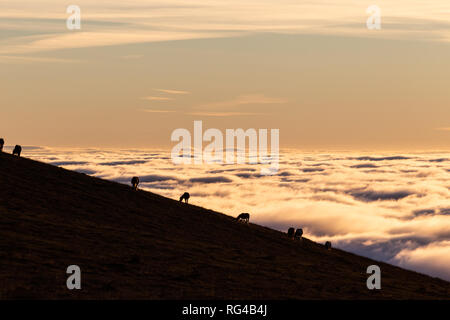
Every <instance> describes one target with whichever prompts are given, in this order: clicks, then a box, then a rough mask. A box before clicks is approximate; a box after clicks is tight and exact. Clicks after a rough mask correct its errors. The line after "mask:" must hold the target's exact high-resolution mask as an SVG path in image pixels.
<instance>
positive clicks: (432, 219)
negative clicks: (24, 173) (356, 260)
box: [8, 147, 450, 281]
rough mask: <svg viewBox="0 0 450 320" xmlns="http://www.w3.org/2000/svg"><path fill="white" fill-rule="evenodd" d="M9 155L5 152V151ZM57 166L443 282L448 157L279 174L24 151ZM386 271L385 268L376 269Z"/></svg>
mask: <svg viewBox="0 0 450 320" xmlns="http://www.w3.org/2000/svg"><path fill="white" fill-rule="evenodd" d="M8 151H10V150H9V149H8ZM23 155H24V156H26V157H31V158H32V159H36V160H40V161H44V162H47V163H50V164H52V165H55V166H61V167H64V168H67V169H69V170H75V171H78V172H81V173H85V174H88V175H93V176H96V177H99V178H103V179H108V180H112V181H116V182H119V183H123V184H127V185H130V181H131V178H132V177H134V176H139V177H140V182H141V183H140V185H139V187H140V188H142V189H145V190H148V191H151V192H154V193H157V194H160V195H163V196H166V197H169V198H171V199H176V200H178V199H179V197H180V196H181V195H182V194H183V193H184V192H186V191H189V193H190V195H191V197H190V199H189V203H191V204H194V205H199V206H202V207H205V208H208V209H213V210H216V211H218V212H222V213H224V214H227V215H230V216H234V217H236V216H237V215H238V214H240V213H242V212H249V213H250V220H251V222H253V223H257V224H260V225H264V226H268V227H270V228H274V229H276V230H280V231H282V232H286V231H287V230H288V228H289V227H294V228H302V229H303V231H304V236H305V237H306V238H308V239H311V240H313V241H317V242H319V243H325V242H326V241H331V242H332V244H333V247H336V248H340V249H344V250H346V251H350V252H353V253H356V254H359V255H363V256H366V257H370V258H372V259H374V260H376V261H384V262H388V263H391V264H394V265H397V266H401V267H403V268H407V269H409V270H415V271H418V272H421V273H425V274H428V275H432V276H436V277H440V278H442V279H446V280H449V281H450V183H449V181H450V179H449V178H450V153H437V152H425V153H373V152H370V153H361V152H333V153H331V152H324V153H319V152H303V153H300V152H298V151H297V150H283V151H282V152H281V153H280V165H279V171H278V173H277V174H275V175H270V176H264V175H261V174H260V168H261V165H258V164H254V165H250V164H240V165H237V164H231V165H230V164H220V163H214V164H205V165H195V164H190V165H189V164H184V165H182V164H179V165H177V164H174V163H173V161H172V160H171V155H170V152H167V151H164V150H158V149H154V150H143V149H122V150H117V149H112V150H105V149H95V148H77V149H73V148H71V149H67V148H63V149H61V148H48V147H44V148H42V147H35V148H25V149H24V152H23ZM381 271H382V272H383V270H381Z"/></svg>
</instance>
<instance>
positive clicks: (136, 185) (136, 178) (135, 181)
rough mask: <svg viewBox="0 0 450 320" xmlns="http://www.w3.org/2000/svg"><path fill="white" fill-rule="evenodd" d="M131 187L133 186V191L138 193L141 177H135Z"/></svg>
mask: <svg viewBox="0 0 450 320" xmlns="http://www.w3.org/2000/svg"><path fill="white" fill-rule="evenodd" d="M131 185H132V186H133V190H134V191H136V190H137V188H138V185H139V177H133V178H132V179H131Z"/></svg>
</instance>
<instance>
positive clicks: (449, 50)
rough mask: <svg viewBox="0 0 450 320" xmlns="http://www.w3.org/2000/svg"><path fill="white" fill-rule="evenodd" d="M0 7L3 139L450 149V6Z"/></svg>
mask: <svg viewBox="0 0 450 320" xmlns="http://www.w3.org/2000/svg"><path fill="white" fill-rule="evenodd" d="M371 4H372V3H370V2H368V1H367V2H366V1H349V0H346V1H331V0H329V1H324V2H321V3H317V4H311V3H309V2H302V1H295V2H293V1H287V0H282V1H277V2H275V1H244V2H242V1H234V0H233V1H226V2H225V1H224V2H223V3H219V2H215V1H214V2H211V1H189V2H188V1H182V0H178V1H175V0H170V1H137V0H136V1H122V2H120V4H119V3H116V2H113V1H109V0H104V1H95V2H94V1H78V5H79V6H80V8H81V12H82V18H81V23H82V28H81V30H79V31H70V30H67V29H66V21H65V19H66V18H67V16H68V14H66V12H65V9H66V8H65V7H64V6H61V4H59V3H57V2H56V1H40V0H39V1H20V0H19V1H1V2H0V9H1V10H0V12H1V13H0V30H2V31H0V87H1V88H2V90H1V95H0V106H1V117H0V128H1V130H0V135H1V136H3V137H4V138H5V140H6V143H7V144H16V143H21V144H24V145H48V146H97V147H154V146H158V147H165V148H170V147H171V146H172V145H173V143H172V142H171V141H170V134H171V132H172V131H173V130H174V129H176V128H187V129H191V130H192V127H193V121H194V120H203V125H204V127H205V128H211V127H214V128H219V129H222V130H225V128H244V129H246V128H256V129H259V128H269V129H270V128H277V129H280V145H281V147H297V148H305V149H323V148H333V149H358V150H360V149H364V150H370V149H435V148H438V149H448V146H449V141H450V130H449V129H448V128H450V108H449V105H450V104H449V102H450V90H449V89H448V83H450V81H449V80H450V60H449V59H448V57H450V42H449V39H450V31H449V30H450V22H449V21H450V19H449V17H450V3H449V2H448V1H437V0H436V1H427V2H426V3H422V1H403V0H400V1H396V2H395V4H392V3H391V1H378V3H377V4H378V5H379V6H380V8H381V10H382V16H381V18H382V28H381V30H368V29H367V28H366V20H367V18H368V15H367V13H366V8H367V7H368V6H369V5H371Z"/></svg>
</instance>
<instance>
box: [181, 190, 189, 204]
mask: <svg viewBox="0 0 450 320" xmlns="http://www.w3.org/2000/svg"><path fill="white" fill-rule="evenodd" d="M190 197H191V196H190V195H189V193H188V192H185V193H183V195H182V196H181V197H180V202H182V201H183V200H184V201H185V202H186V203H188V201H189V198H190Z"/></svg>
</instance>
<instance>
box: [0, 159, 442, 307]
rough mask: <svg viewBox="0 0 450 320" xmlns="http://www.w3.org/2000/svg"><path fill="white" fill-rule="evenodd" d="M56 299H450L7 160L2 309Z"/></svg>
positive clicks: (0, 201)
mask: <svg viewBox="0 0 450 320" xmlns="http://www.w3.org/2000/svg"><path fill="white" fill-rule="evenodd" d="M184 191H185V190H180V194H181V193H182V192H184ZM191 202H193V203H195V198H191ZM371 264H377V265H379V266H380V267H381V271H382V283H381V285H382V289H381V290H375V291H370V290H368V289H367V287H366V279H367V276H368V275H367V274H366V268H367V266H369V265H371ZM69 265H78V266H80V268H81V272H82V284H81V285H82V289H81V290H71V291H70V290H68V289H67V287H66V279H67V277H68V275H67V274H66V268H67V267H68V266H69ZM60 298H63V299H112V298H114V299H116V298H119V299H135V298H137V299H429V298H438V299H449V298H450V283H449V282H446V281H443V280H439V279H436V278H432V277H428V276H425V275H421V274H418V273H415V272H411V271H407V270H404V269H401V268H397V267H394V266H391V265H388V264H384V263H380V262H375V261H372V260H370V259H367V258H363V257H360V256H357V255H354V254H350V253H347V252H344V251H341V250H337V249H333V250H331V251H327V250H325V248H324V247H323V246H322V245H320V244H316V243H314V242H312V241H309V240H307V239H304V240H303V242H302V243H301V244H300V243H299V242H298V241H292V240H290V239H288V238H287V237H286V235H285V234H283V233H281V232H278V231H275V230H271V229H268V228H264V227H261V226H258V225H254V224H251V223H250V224H249V225H245V224H241V223H236V222H235V221H234V220H233V218H231V217H229V216H226V215H224V214H221V213H217V212H214V211H211V210H207V209H204V208H200V207H196V206H193V205H186V204H181V203H179V202H177V201H174V200H171V199H167V198H164V197H161V196H158V195H156V194H153V193H149V192H144V191H138V192H133V191H132V190H131V188H130V187H128V186H126V185H121V184H118V183H114V182H109V181H104V180H100V179H96V178H93V177H89V176H87V175H84V174H80V173H76V172H71V171H67V170H64V169H61V168H57V167H54V166H50V165H47V164H43V163H39V162H35V161H32V160H28V159H24V158H20V159H19V158H15V157H12V156H11V155H7V154H4V153H2V154H0V299H60Z"/></svg>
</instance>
